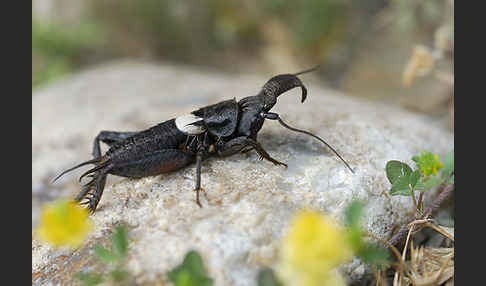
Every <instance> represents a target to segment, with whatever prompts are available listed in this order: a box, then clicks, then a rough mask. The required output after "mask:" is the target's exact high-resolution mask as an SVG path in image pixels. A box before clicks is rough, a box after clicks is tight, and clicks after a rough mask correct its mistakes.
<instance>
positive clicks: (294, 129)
mask: <svg viewBox="0 0 486 286" xmlns="http://www.w3.org/2000/svg"><path fill="white" fill-rule="evenodd" d="M278 122H279V123H280V124H282V125H283V127H285V128H287V129H290V130H292V131H295V132H300V133H304V134H307V135H310V136H312V137H314V138H316V139H317V140H319V141H321V142H322V143H324V144H326V146H327V147H329V149H331V150H332V151H333V152H334V154H336V155H337V156H338V157H339V159H341V161H343V163H344V164H345V165H346V167H348V169H349V170H350V171H351V173H353V174H354V171H353V169H351V167H350V166H349V165H348V163H347V162H346V161H345V160H344V159H343V158H342V157H341V155H339V153H338V152H337V151H336V150H334V148H332V147H331V145H329V144H327V143H326V141H324V140H322V139H321V138H319V137H318V136H316V135H314V134H312V133H310V132H308V131H305V130H300V129H296V128H293V127H290V126H288V125H287V124H286V123H285V122H283V121H282V119H281V118H280V116H279V117H278Z"/></svg>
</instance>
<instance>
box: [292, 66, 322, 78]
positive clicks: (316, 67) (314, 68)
mask: <svg viewBox="0 0 486 286" xmlns="http://www.w3.org/2000/svg"><path fill="white" fill-rule="evenodd" d="M320 67H321V65H316V66H315V67H313V68H310V69H307V70H303V71H301V72H298V73H294V75H295V76H297V75H300V74H304V73H309V72H313V71H315V70H317V69H319V68H320Z"/></svg>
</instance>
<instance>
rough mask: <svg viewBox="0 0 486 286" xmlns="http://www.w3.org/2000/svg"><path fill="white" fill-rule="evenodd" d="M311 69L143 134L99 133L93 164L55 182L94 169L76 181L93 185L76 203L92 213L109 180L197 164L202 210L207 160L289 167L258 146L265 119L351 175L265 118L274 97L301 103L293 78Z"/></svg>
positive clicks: (273, 80) (283, 76)
mask: <svg viewBox="0 0 486 286" xmlns="http://www.w3.org/2000/svg"><path fill="white" fill-rule="evenodd" d="M315 69H317V67H315V68H312V69H309V70H305V71H302V72H299V73H296V74H280V75H276V76H274V77H272V78H271V79H270V80H269V81H268V82H267V83H265V85H264V86H263V88H262V89H261V90H260V92H259V93H258V94H257V95H255V96H248V97H245V98H243V99H241V100H240V101H236V100H235V99H229V100H225V101H221V102H219V103H216V104H213V105H209V106H205V107H202V108H200V109H198V110H196V111H193V112H191V113H189V114H185V115H181V116H179V117H177V118H175V119H170V120H168V121H165V122H162V123H160V124H157V125H155V126H153V127H151V128H149V129H147V130H144V131H140V132H116V131H101V132H100V133H99V134H98V136H96V138H95V140H94V144H93V157H94V158H93V159H92V160H89V161H86V162H83V163H81V164H79V165H77V166H75V167H73V168H70V169H68V170H66V171H64V172H62V173H61V174H60V175H59V176H57V177H56V178H55V179H54V181H55V180H57V179H58V178H59V177H61V176H62V175H64V174H66V173H67V172H70V171H72V170H74V169H76V168H79V167H81V166H84V165H87V164H94V168H92V169H90V170H88V171H86V172H85V173H84V174H82V175H81V177H80V178H79V181H81V179H82V178H83V177H85V176H88V177H91V181H89V182H88V183H86V184H85V185H84V186H83V188H82V190H81V192H80V193H79V194H78V195H77V197H76V198H75V200H76V201H78V202H80V203H81V204H86V205H87V207H88V209H89V210H90V211H91V212H94V211H95V210H96V207H97V205H98V203H99V201H100V199H101V196H102V194H103V189H104V187H105V183H106V176H107V175H109V174H111V175H117V176H122V177H130V178H141V177H146V176H154V175H157V174H162V173H167V172H172V171H176V170H178V169H181V168H183V167H185V166H187V165H189V164H191V163H194V162H196V186H195V191H196V203H197V204H198V205H199V206H201V203H200V202H199V191H200V190H202V189H201V163H202V161H203V160H205V159H206V158H209V157H211V156H230V155H233V154H236V153H238V152H247V151H250V150H255V151H256V152H257V153H258V154H259V155H260V159H266V160H268V161H270V162H272V163H273V164H275V165H282V166H285V167H287V165H286V164H285V163H282V162H279V161H277V160H275V159H274V158H272V157H271V156H270V155H269V154H268V153H267V152H266V151H265V149H263V147H262V145H260V143H259V142H258V141H257V134H258V132H259V131H260V129H261V128H262V126H263V123H264V122H265V119H268V120H277V121H278V122H279V123H280V124H282V125H283V126H284V127H285V128H287V129H290V130H292V131H296V132H300V133H304V134H307V135H310V136H312V137H314V138H316V139H317V140H319V141H321V142H322V143H324V144H325V145H326V146H328V147H329V148H330V149H331V150H332V151H333V152H334V153H335V154H336V155H337V156H338V157H339V158H340V159H341V160H342V161H343V162H344V164H345V165H346V167H348V168H349V170H351V172H353V170H352V169H351V167H349V165H348V164H347V163H346V161H344V159H343V158H341V156H340V155H339V154H338V153H337V152H336V151H335V150H334V149H333V148H332V147H331V146H330V145H329V144H327V143H326V142H325V141H324V140H322V139H321V138H319V137H318V136H316V135H314V134H312V133H310V132H307V131H303V130H299V129H296V128H293V127H290V126H288V125H287V124H286V123H284V122H283V121H282V119H281V118H280V117H279V115H278V114H277V113H272V112H269V111H270V109H272V107H273V106H274V105H275V104H276V103H277V97H278V96H279V95H281V94H282V93H284V92H286V91H288V90H290V89H293V88H294V87H301V89H302V102H304V100H305V99H306V97H307V89H306V88H305V86H304V85H303V84H302V82H301V81H300V79H299V78H298V77H297V76H298V75H300V74H304V73H307V72H311V71H314V70H315ZM100 141H101V142H103V143H105V144H107V145H108V146H109V147H110V148H109V149H108V151H106V153H105V154H104V155H101V149H100ZM353 173H354V172H353ZM83 199H84V201H83Z"/></svg>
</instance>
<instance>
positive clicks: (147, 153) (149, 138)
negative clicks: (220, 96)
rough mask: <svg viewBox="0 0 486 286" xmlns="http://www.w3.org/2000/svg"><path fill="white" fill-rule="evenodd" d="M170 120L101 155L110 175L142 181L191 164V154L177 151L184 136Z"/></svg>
mask: <svg viewBox="0 0 486 286" xmlns="http://www.w3.org/2000/svg"><path fill="white" fill-rule="evenodd" d="M174 121H175V120H174V119H171V120H168V121H165V122H163V123H160V124H158V125H156V126H154V127H152V128H150V129H147V130H145V131H141V132H139V133H137V134H135V135H134V136H132V137H129V138H127V139H125V140H123V141H121V142H119V143H117V144H115V145H113V146H112V147H111V148H110V149H109V150H108V151H107V152H106V154H105V156H106V157H108V158H109V161H110V171H109V173H110V174H113V175H117V176H123V177H136V178H139V177H146V176H153V175H157V174H161V173H167V172H171V171H175V170H178V169H180V168H182V167H185V166H187V165H188V164H190V163H192V162H193V161H194V160H195V155H194V154H193V153H191V152H185V151H183V150H180V146H181V145H183V144H184V143H185V141H186V139H187V135H185V134H184V133H182V132H181V131H180V130H178V129H177V127H176V125H175V122H174Z"/></svg>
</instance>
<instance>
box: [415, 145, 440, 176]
mask: <svg viewBox="0 0 486 286" xmlns="http://www.w3.org/2000/svg"><path fill="white" fill-rule="evenodd" d="M412 160H413V161H414V162H415V163H417V166H418V167H419V168H420V171H422V174H424V175H425V176H428V175H434V176H435V175H437V172H438V171H439V170H440V169H442V167H444V164H442V162H441V161H440V156H439V155H437V154H432V153H430V152H428V151H424V152H422V154H421V155H420V156H413V157H412Z"/></svg>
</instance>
